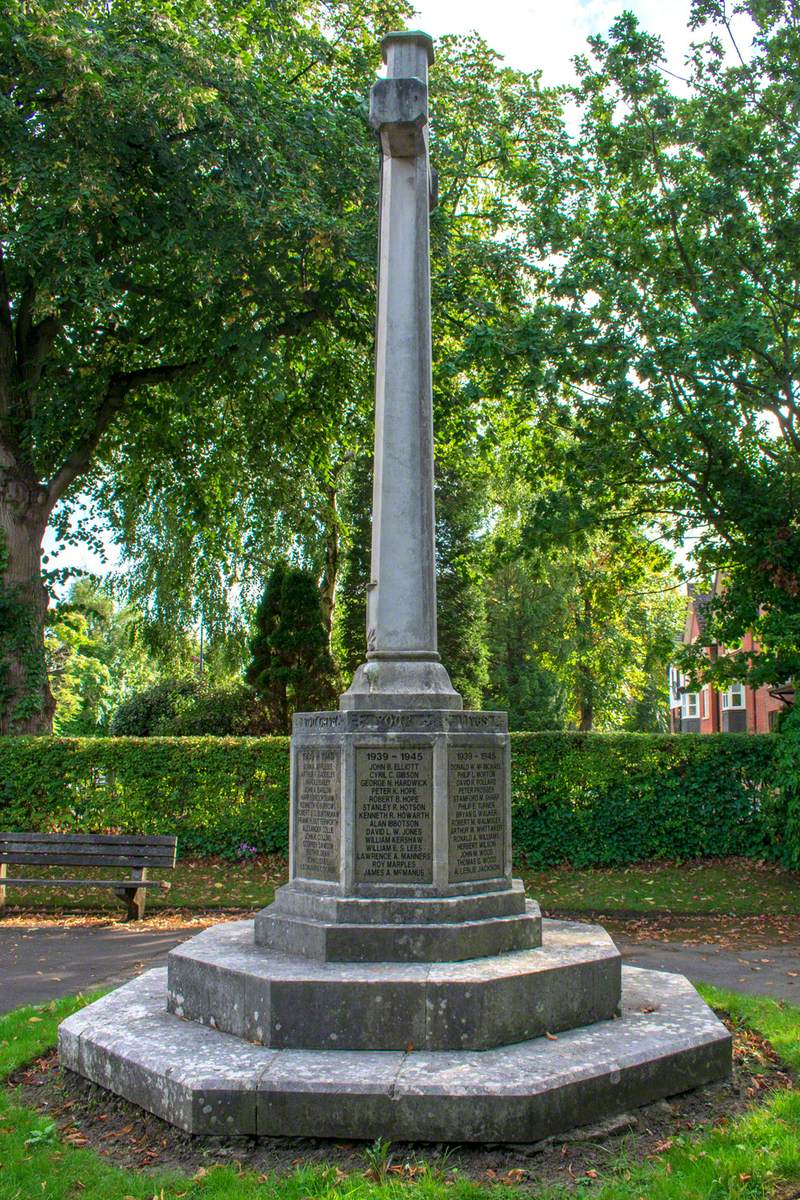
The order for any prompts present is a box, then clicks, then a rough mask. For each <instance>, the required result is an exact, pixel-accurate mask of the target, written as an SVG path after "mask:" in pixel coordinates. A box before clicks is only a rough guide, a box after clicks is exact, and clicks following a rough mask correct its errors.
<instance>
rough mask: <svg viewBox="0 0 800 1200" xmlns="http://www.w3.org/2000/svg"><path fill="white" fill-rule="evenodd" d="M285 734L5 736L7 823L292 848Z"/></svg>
mask: <svg viewBox="0 0 800 1200" xmlns="http://www.w3.org/2000/svg"><path fill="white" fill-rule="evenodd" d="M288 793H289V755H288V754H287V740H286V738H156V737H153V738H47V737H39V738H0V828H4V829H12V830H14V829H17V830H50V829H52V830H61V831H65V832H69V831H94V832H100V831H103V830H112V831H117V830H118V831H119V832H123V833H150V834H153V833H176V834H177V835H178V848H179V853H181V854H182V855H192V854H222V855H224V856H226V857H229V858H237V857H238V856H239V848H240V846H241V845H242V843H243V842H246V843H248V845H251V846H255V847H256V848H257V849H258V850H259V851H260V852H273V851H277V852H279V853H286V851H287V849H288V821H287V807H288V805H287V797H288Z"/></svg>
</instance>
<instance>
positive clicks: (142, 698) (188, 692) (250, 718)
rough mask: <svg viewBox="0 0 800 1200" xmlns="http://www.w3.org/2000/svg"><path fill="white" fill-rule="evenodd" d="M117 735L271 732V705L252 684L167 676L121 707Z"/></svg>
mask: <svg viewBox="0 0 800 1200" xmlns="http://www.w3.org/2000/svg"><path fill="white" fill-rule="evenodd" d="M111 732H112V734H113V735H114V736H115V737H248V736H249V737H252V736H258V735H261V734H265V733H268V732H269V728H268V719H267V712H266V708H265V706H264V704H263V702H262V701H261V700H259V698H258V696H257V695H256V693H255V692H254V691H253V689H252V688H251V687H248V686H247V684H245V683H232V684H229V685H228V686H226V687H212V688H209V687H205V686H204V685H203V684H202V683H201V682H200V681H199V680H196V679H166V680H162V682H161V683H156V684H154V685H153V686H152V687H149V688H145V689H144V690H143V691H141V692H136V693H135V695H133V696H131V697H130V699H128V700H125V701H124V702H123V703H122V704H121V705H120V706H119V708H118V709H117V711H116V713H115V714H114V718H113V720H112V722H111Z"/></svg>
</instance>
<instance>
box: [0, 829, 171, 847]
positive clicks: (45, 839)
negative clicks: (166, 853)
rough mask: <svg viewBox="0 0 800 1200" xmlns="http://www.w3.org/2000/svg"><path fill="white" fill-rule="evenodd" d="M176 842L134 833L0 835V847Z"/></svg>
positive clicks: (156, 836) (166, 844)
mask: <svg viewBox="0 0 800 1200" xmlns="http://www.w3.org/2000/svg"><path fill="white" fill-rule="evenodd" d="M177 841H178V839H177V837H176V836H175V835H174V834H173V835H170V836H166V835H164V834H153V835H152V836H151V835H149V834H136V833H6V832H2V833H0V845H1V844H2V843H3V842H41V843H42V844H43V845H51V844H54V843H55V844H58V843H65V844H70V843H76V844H77V843H79V842H83V843H86V844H87V845H90V846H119V845H126V844H130V845H131V846H175V845H176V844H177Z"/></svg>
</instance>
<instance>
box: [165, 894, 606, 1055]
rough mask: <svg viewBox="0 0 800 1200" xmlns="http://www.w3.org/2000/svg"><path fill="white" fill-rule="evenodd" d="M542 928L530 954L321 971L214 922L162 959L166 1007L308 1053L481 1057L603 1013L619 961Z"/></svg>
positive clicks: (583, 937) (581, 939)
mask: <svg viewBox="0 0 800 1200" xmlns="http://www.w3.org/2000/svg"><path fill="white" fill-rule="evenodd" d="M537 913H538V909H537ZM537 919H538V918H537ZM544 927H545V931H546V933H545V942H544V945H543V946H542V947H541V948H538V949H534V950H524V951H520V952H517V953H511V954H500V955H494V956H492V957H485V958H477V959H471V960H469V961H468V962H437V963H427V962H413V963H411V962H409V963H394V962H384V963H373V962H370V963H352V962H350V963H321V962H317V961H313V960H309V959H305V958H299V957H293V956H289V955H285V954H279V953H275V952H272V951H269V950H265V949H263V948H261V947H260V946H256V945H255V943H254V941H253V922H252V921H237V922H235V923H233V924H225V925H217V926H215V927H212V928H211V929H207V930H205V931H204V932H203V933H200V934H198V935H197V936H196V937H193V938H191V939H190V940H189V941H188V942H184V943H183V945H181V946H178V947H177V948H176V949H175V950H173V951H171V953H170V955H169V958H168V960H167V962H168V971H169V974H168V979H169V984H168V998H167V1006H168V1008H169V1009H170V1011H171V1012H173V1013H175V1014H176V1015H177V1016H180V1017H188V1018H189V1019H190V1020H194V1021H200V1022H202V1023H203V1024H206V1025H211V1026H212V1027H214V1028H216V1029H220V1030H222V1031H224V1032H226V1033H232V1034H235V1035H236V1036H237V1037H242V1038H245V1039H246V1040H248V1041H251V1042H257V1043H260V1044H262V1045H265V1046H275V1047H282V1048H294V1049H318V1050H331V1049H342V1050H401V1049H405V1048H406V1047H408V1046H413V1047H414V1048H415V1049H418V1050H420V1049H427V1050H461V1049H473V1050H483V1049H487V1048H489V1047H491V1046H499V1045H503V1044H505V1043H507V1042H521V1041H525V1040H526V1039H528V1038H532V1037H539V1036H540V1035H542V1034H544V1033H545V1032H547V1033H556V1032H558V1031H559V1030H561V1029H569V1028H572V1027H573V1026H575V1025H586V1024H589V1022H591V1021H600V1020H604V1019H607V1018H610V1017H612V1016H614V1014H615V1013H616V1012H617V1009H618V1006H619V998H620V966H621V960H620V956H619V952H618V950H617V948H616V946H615V945H614V943H613V942H612V940H611V938H610V937H609V936H608V934H607V933H606V932H605V930H603V929H601V928H600V926H598V925H579V924H575V923H572V922H565V921H546V922H544ZM452 928H453V929H454V930H455V931H456V932H463V929H464V927H463V926H452Z"/></svg>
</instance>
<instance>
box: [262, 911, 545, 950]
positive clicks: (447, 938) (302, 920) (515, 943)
mask: <svg viewBox="0 0 800 1200" xmlns="http://www.w3.org/2000/svg"><path fill="white" fill-rule="evenodd" d="M275 908H276V906H275V905H270V906H269V908H265V909H262V911H261V912H260V913H257V914H256V918H255V941H256V944H257V945H258V946H261V947H264V948H266V949H268V950H275V951H278V952H280V953H282V954H290V955H295V956H299V957H301V958H312V959H317V960H318V961H320V962H419V963H425V962H456V961H459V960H464V959H472V958H485V957H489V956H494V955H496V954H507V953H509V952H511V951H513V950H531V949H534V948H535V947H537V946H540V945H541V944H542V916H541V912H540V909H539V905H538V904H536V903H535V901H533V900H529V901H528V902H527V904H526V905H525V906H524V909H523V911H522V912H521V913H514V914H511V915H510V916H494V917H484V918H481V919H478V920H462V921H460V922H453V921H446V922H432V921H420V922H416V923H411V922H406V923H405V924H400V923H398V922H394V923H389V924H386V925H377V924H374V923H370V924H364V925H362V924H355V923H349V924H344V923H342V922H335V921H317V920H312V919H310V918H308V917H300V916H293V915H290V914H286V913H282V912H281V911H280V910H278V911H275Z"/></svg>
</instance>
